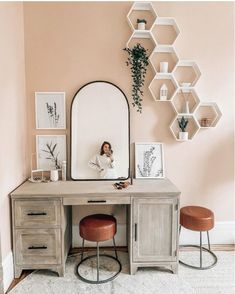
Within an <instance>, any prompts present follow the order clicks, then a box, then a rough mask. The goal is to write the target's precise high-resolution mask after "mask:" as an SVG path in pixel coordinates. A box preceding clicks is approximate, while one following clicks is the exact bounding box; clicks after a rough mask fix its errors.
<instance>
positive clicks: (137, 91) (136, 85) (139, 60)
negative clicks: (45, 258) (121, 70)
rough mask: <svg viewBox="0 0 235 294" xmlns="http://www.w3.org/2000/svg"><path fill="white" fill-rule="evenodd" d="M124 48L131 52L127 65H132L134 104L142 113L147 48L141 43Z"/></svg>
mask: <svg viewBox="0 0 235 294" xmlns="http://www.w3.org/2000/svg"><path fill="white" fill-rule="evenodd" d="M123 50H124V51H126V52H127V53H128V54H129V57H128V58H127V61H126V65H127V66H130V67H131V76H132V80H133V85H132V98H133V103H132V105H133V106H137V111H138V112H140V113H141V112H142V101H143V99H142V97H141V96H143V91H142V87H143V86H144V81H145V76H146V72H147V66H148V64H149V62H148V59H149V57H148V55H147V50H146V49H145V48H144V47H143V46H141V45H140V44H139V43H137V44H136V45H135V46H134V47H133V48H124V49H123Z"/></svg>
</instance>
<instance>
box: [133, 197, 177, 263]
mask: <svg viewBox="0 0 235 294" xmlns="http://www.w3.org/2000/svg"><path fill="white" fill-rule="evenodd" d="M177 203H178V202H177V199H175V198H173V199H169V198H167V199H164V198H160V199H156V198H145V199H144V198H137V199H133V223H132V229H133V239H132V241H133V243H132V244H133V247H132V248H133V261H134V262H135V261H136V262H137V261H139V262H141V261H143V262H155V261H175V260H176V256H177V234H178V233H177V232H178V205H177Z"/></svg>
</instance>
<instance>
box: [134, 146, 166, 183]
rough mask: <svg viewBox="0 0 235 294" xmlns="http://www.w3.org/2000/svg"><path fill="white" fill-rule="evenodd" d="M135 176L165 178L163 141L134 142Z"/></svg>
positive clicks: (137, 177) (140, 177)
mask: <svg viewBox="0 0 235 294" xmlns="http://www.w3.org/2000/svg"><path fill="white" fill-rule="evenodd" d="M135 178H136V179H143V178H144V179H146V178H148V179H163V178H165V166H164V150H163V143H159V142H136V143H135Z"/></svg>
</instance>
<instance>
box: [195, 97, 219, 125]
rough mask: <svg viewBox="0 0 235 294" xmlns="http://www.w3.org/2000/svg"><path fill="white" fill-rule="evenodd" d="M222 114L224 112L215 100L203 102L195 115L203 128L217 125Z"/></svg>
mask: <svg viewBox="0 0 235 294" xmlns="http://www.w3.org/2000/svg"><path fill="white" fill-rule="evenodd" d="M221 116H222V113H221V111H220V109H219V106H218V105H217V104H216V103H215V102H203V103H201V104H200V105H199V106H198V108H197V110H196V112H195V117H196V119H197V121H198V123H199V125H200V128H201V129H207V128H214V127H216V125H217V124H218V122H219V120H220V118H221Z"/></svg>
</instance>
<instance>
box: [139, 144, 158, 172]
mask: <svg viewBox="0 0 235 294" xmlns="http://www.w3.org/2000/svg"><path fill="white" fill-rule="evenodd" d="M154 150H155V147H151V148H150V150H147V151H144V152H143V169H141V167H140V165H139V164H138V165H137V167H138V170H139V173H140V174H141V176H142V177H149V176H150V175H151V171H152V167H153V163H154V161H155V160H156V158H157V157H156V156H154V154H153V153H154Z"/></svg>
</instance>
